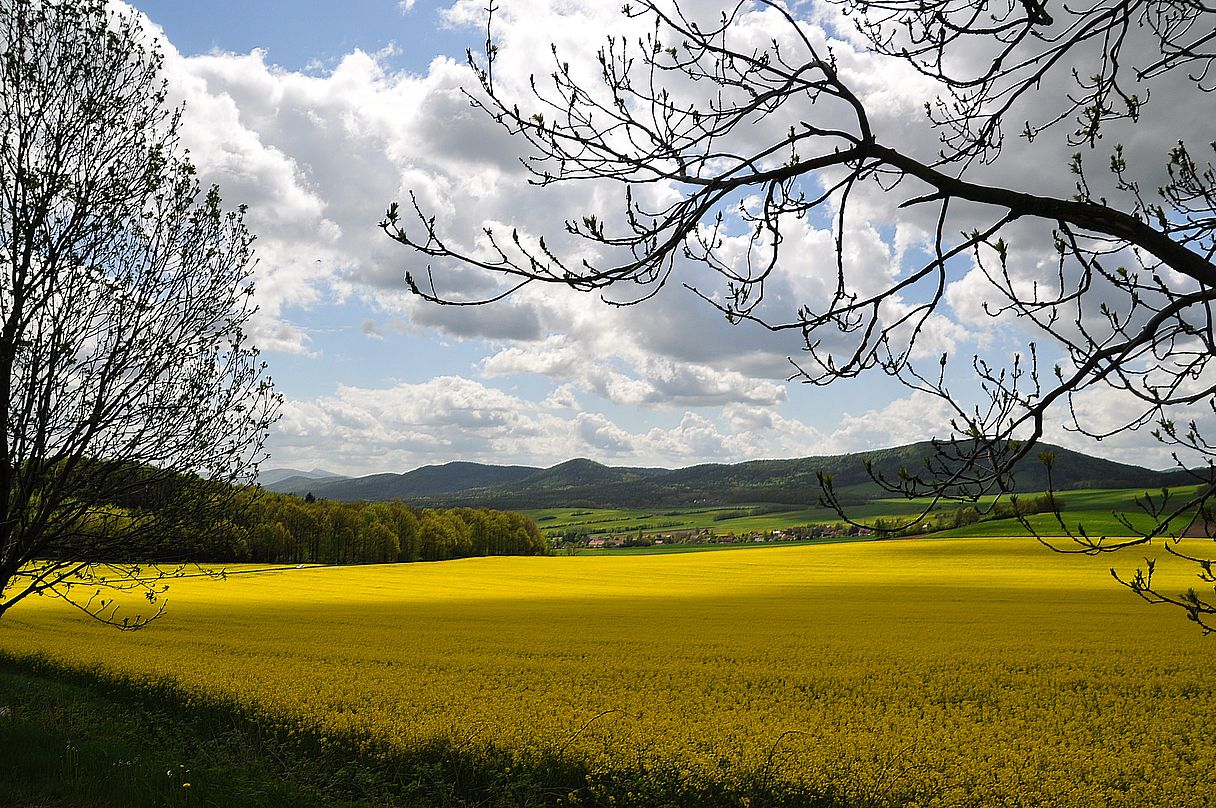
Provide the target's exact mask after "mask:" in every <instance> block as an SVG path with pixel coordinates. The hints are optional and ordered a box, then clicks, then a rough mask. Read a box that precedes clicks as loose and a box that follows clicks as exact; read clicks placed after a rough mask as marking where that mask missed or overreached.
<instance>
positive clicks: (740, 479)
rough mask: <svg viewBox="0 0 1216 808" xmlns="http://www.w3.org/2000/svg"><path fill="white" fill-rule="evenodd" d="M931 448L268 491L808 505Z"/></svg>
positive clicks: (1057, 480) (497, 469)
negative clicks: (823, 479)
mask: <svg viewBox="0 0 1216 808" xmlns="http://www.w3.org/2000/svg"><path fill="white" fill-rule="evenodd" d="M1039 451H1044V452H1053V453H1054V454H1055V462H1054V464H1053V466H1052V479H1053V483H1054V486H1055V488H1056V489H1057V490H1069V489H1077V488H1146V489H1148V488H1159V487H1161V486H1164V485H1181V484H1186V483H1187V482H1188V481H1189V480H1188V478H1187V477H1186V476H1185V475H1184V474H1183V473H1181V472H1158V471H1152V470H1150V469H1146V468H1141V467H1139V466H1131V465H1127V464H1124V463H1115V462H1113V461H1110V460H1103V459H1101V458H1097V457H1091V456H1089V455H1085V454H1081V453H1080V452H1074V451H1070V450H1068V449H1063V448H1060V447H1056V446H1050V445H1042V446H1041V448H1040V449H1039ZM931 452H932V449H931V447H930V445H929V444H928V443H916V444H911V445H908V446H900V447H897V448H893V449H883V450H879V451H873V452H862V453H858V454H850V455H834V456H825V457H804V458H798V459H793V460H753V461H749V462H746V463H736V464H733V465H725V464H705V465H698V466H690V467H688V468H681V469H660V468H626V467H616V466H605V465H603V464H600V463H596V462H594V461H592V460H586V459H576V460H568V461H566V462H565V463H560V464H558V465H556V466H553V467H552V468H547V469H541V468H533V467H528V466H494V465H485V464H480V463H466V462H454V463H447V464H444V465H441V466H424V467H423V468H419V469H415V470H414V471H410V472H407V473H405V474H373V475H371V476H368V477H357V478H350V477H328V478H322V479H317V478H313V477H302V476H297V477H289V478H287V479H283V480H279V481H277V482H274V483H271V484H269V485H267V486H266V488H268V489H270V490H272V491H279V492H288V493H294V494H297V495H300V496H303V495H305V494H309V493H311V494H313V495H314V496H317V497H324V498H327V499H337V500H347V501H357V500H365V501H370V502H377V501H380V502H384V501H391V500H398V499H399V500H403V501H405V502H409V503H412V504H418V505H449V506H450V505H486V506H491V507H498V508H541V507H554V506H558V505H577V506H586V507H613V506H621V507H652V506H658V505H691V504H698V503H705V504H717V503H735V502H780V503H790V504H805V503H814V502H816V501H817V500H818V497H819V483H818V478H817V472H819V471H823V472H826V473H827V474H830V475H831V476H832V478H833V481H834V483H835V487H836V490H837V492H838V493H841V494H843V495H844V496H845V497H847V498H848V499H851V500H856V501H863V500H866V499H870V498H873V497H875V496H879V495H881V491H880V489H879V488H878V486H876V485H875V484H874V483H873V481H871V479H870V477H869V476H868V475H867V473H866V467H865V464H866V462H867V461H868V462H869V463H870V464H871V467H872V468H873V470H874V471H875V472H876V473H881V474H884V475H886V476H887V477H888V478H895V477H897V476H898V474H899V469H900V468H901V467H904V468H907V469H908V470H909V471H911V472H913V473H915V472H916V471H917V470H919V469H923V464H924V458H925V457H926V456H928V455H930V454H931ZM1038 453H1039V452H1038V451H1036V452H1032V453H1031V456H1030V457H1028V458H1027V459H1026V460H1024V461H1023V462H1022V463H1021V464H1020V465H1019V467H1018V468H1017V469H1016V473H1015V477H1016V483H1017V488H1018V490H1020V491H1041V490H1043V489H1044V488H1046V485H1047V470H1046V468H1045V467H1044V465H1043V464H1042V463H1041V462H1040V461H1039V460H1038V457H1037V455H1038Z"/></svg>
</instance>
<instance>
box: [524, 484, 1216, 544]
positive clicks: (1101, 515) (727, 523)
mask: <svg viewBox="0 0 1216 808" xmlns="http://www.w3.org/2000/svg"><path fill="white" fill-rule="evenodd" d="M1191 490H1193V489H1190V488H1183V489H1178V490H1177V491H1176V492H1175V493H1174V496H1177V497H1182V496H1184V495H1186V494H1187V493H1189V492H1190V491H1191ZM1143 493H1144V492H1143V491H1141V490H1139V489H1093V490H1078V491H1064V492H1060V493H1057V494H1056V496H1057V497H1058V498H1059V500H1060V501H1061V502H1062V503H1063V505H1064V509H1063V516H1064V521H1065V524H1066V525H1067V526H1068V527H1069V529H1073V530H1075V528H1076V525H1077V523H1078V522H1083V523H1084V524H1085V526H1086V530H1088V531H1090V532H1091V533H1092V534H1093V535H1101V534H1106V535H1122V534H1123V533H1126V532H1127V529H1126V527H1124V526H1123V525H1122V524H1120V523H1119V521H1118V520H1117V519H1116V518H1115V517H1114V516H1113V514H1114V513H1126V514H1128V515H1129V517H1131V519H1132V523H1133V524H1134V525H1136V526H1138V527H1139V526H1141V525H1143V526H1145V527H1147V526H1148V524H1149V521H1148V520H1147V518H1146V517H1145V516H1144V514H1143V512H1142V511H1141V510H1140V509H1139V508H1138V507H1137V505H1136V502H1135V498H1136V497H1137V496H1141V495H1143ZM1151 493H1152V494H1153V495H1154V496H1159V495H1160V492H1156V491H1154V492H1151ZM1023 496H1024V497H1026V498H1033V497H1035V496H1036V494H1033V493H1031V494H1025V495H1023ZM990 501H991V498H986V499H985V500H983V501H981V505H982V504H985V503H987V502H990ZM928 504H929V501H928V500H921V499H913V500H907V499H875V500H871V501H869V502H866V503H864V504H859V505H856V506H853V507H850V508H849V509H848V514H849V516H850V518H852V519H855V520H857V521H859V522H863V523H873V521H874V520H875V519H880V518H882V519H892V518H911V517H912V516H913V515H915V514H917V513H919V511H920V510H921V509H922V508H924V507H925V506H926V505H928ZM941 507H942V508H943V509H944V510H947V511H949V510H953V509H954V508H955V507H961V505H959V504H957V503H944V504H943V505H942V506H941ZM526 513H527V515H528V516H530V517H531V518H532V519H533V521H535V522H536V524H537V526H538V527H539V528H540V529H541V531H542V532H543V533H546V534H549V535H560V534H562V533H563V532H565V531H569V530H573V531H576V532H579V533H586V534H589V535H598V534H604V533H614V534H625V533H637V532H639V531H641V532H643V533H662V532H664V531H683V530H700V529H706V528H708V529H710V530H713V531H714V532H715V533H719V534H724V533H735V534H736V535H745V534H749V533H753V532H754V533H768V532H770V531H773V530H784V529H787V528H792V527H798V526H802V525H811V524H830V523H838V522H840V517H839V516H838V515H837V514H836V513H835V512H834V511H832V510H829V509H827V508H819V507H811V508H794V507H790V506H780V505H773V504H771V503H753V504H742V505H716V506H705V507H695V508H656V509H648V510H647V509H639V508H544V509H536V510H530V511H526ZM1031 522H1032V524H1033V525H1034V526H1035V528H1036V529H1037V530H1040V531H1042V532H1043V534H1044V535H1048V536H1051V535H1060V534H1061V533H1062V531H1061V529H1060V527H1059V525H1058V524H1057V523H1056V521H1055V518H1054V517H1053V516H1051V515H1037V516H1035V517H1033V518H1032V519H1031ZM1024 532H1025V530H1024V528H1023V527H1022V526H1021V525H1020V524H1018V522H1017V520H1014V519H1001V520H995V521H992V522H985V523H982V524H979V525H970V526H968V527H966V528H962V529H958V530H954V531H952V532H950V533H946V534H944V535H948V536H958V537H975V536H1010V535H1020V534H1022V533H1024ZM643 549H645V548H631V549H630V550H626V552H630V551H632V552H638V551H640V550H643ZM618 552H619V551H618Z"/></svg>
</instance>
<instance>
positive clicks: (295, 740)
mask: <svg viewBox="0 0 1216 808" xmlns="http://www.w3.org/2000/svg"><path fill="white" fill-rule="evenodd" d="M730 779H731V782H718V781H704V780H700V781H693V780H689V779H687V778H686V777H681V774H680V772H678V771H676V770H674V769H665V768H649V769H637V770H612V771H600V772H592V771H589V770H588V769H587V768H586V767H584V766H582V765H581V764H579V763H578V762H577V761H573V760H569V759H565V758H562V757H561V756H560V755H543V756H539V757H536V758H532V759H525V760H520V759H519V758H518V757H517V756H513V755H511V754H510V753H509V752H507V751H505V750H502V749H496V748H494V747H489V746H487V747H483V748H470V747H469V746H468V745H467V744H466V745H456V744H447V743H443V742H432V743H430V744H428V745H426V746H425V747H424V748H419V749H414V750H410V751H408V752H406V751H402V750H386V749H384V748H378V747H377V746H376V744H375V743H374V742H373V741H370V740H369V739H366V738H337V739H335V738H333V737H332V736H330V737H327V738H321V737H320V736H319V735H310V734H307V733H300V732H298V731H297V732H293V733H286V732H282V731H280V730H278V729H276V728H275V727H274V726H273V724H272V723H267V722H260V721H258V720H257V719H256V718H254V717H251V716H249V715H247V714H245V713H243V712H242V711H241V710H239V709H237V708H234V707H232V706H230V705H225V704H220V703H211V704H207V703H202V702H200V701H199V700H198V699H197V698H190V699H188V700H187V699H183V698H181V696H180V694H177V693H175V692H174V691H173V690H172V689H171V688H167V687H166V686H164V685H142V684H140V683H138V682H132V681H129V680H117V679H114V678H111V677H107V676H106V675H105V674H104V673H103V672H101V671H97V670H92V671H82V670H77V669H67V668H63V667H59V666H57V665H55V664H53V663H50V662H48V661H46V660H45V659H41V658H14V657H9V656H5V655H3V654H0V806H18V805H20V806H31V807H32V808H39V807H41V808H50V807H51V806H55V807H56V808H58V807H59V806H63V807H64V808H68V807H75V806H82V807H83V806H89V807H90V808H91V807H92V806H98V807H99V808H100V807H101V806H115V807H118V806H122V807H123V808H126V807H127V806H174V807H176V806H183V807H184V806H238V807H239V806H251V807H252V806H259V807H265V808H274V806H284V808H286V807H287V806H293V807H297V806H298V807H299V808H309V807H310V806H318V808H319V806H334V805H344V806H351V807H352V808H359V807H360V806H368V807H370V806H385V807H386V808H392V807H394V806H397V807H399V808H413V807H414V806H419V807H420V806H486V807H487V808H492V807H498V808H523V806H537V807H538V808H539V807H541V806H572V807H573V806H654V807H655V808H663V807H664V806H672V807H673V808H674V806H713V807H714V808H717V807H718V806H722V808H726V807H727V806H730V807H731V808H739V807H741V806H751V808H760V806H773V807H774V808H776V807H778V806H779V807H780V808H847V806H848V803H847V801H843V800H840V799H837V798H836V797H835V796H834V795H832V794H823V793H818V792H811V791H808V790H806V789H803V788H791V787H788V786H783V785H781V784H778V783H774V782H772V780H771V779H770V778H769V777H768V772H766V771H759V772H755V773H754V774H753V775H751V776H748V777H744V778H741V779H739V778H737V777H735V778H730ZM868 804H869V803H868Z"/></svg>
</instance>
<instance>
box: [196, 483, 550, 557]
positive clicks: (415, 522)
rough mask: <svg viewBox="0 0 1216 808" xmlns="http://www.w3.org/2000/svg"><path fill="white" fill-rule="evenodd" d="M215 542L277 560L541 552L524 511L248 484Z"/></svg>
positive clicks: (221, 548) (223, 549) (234, 553)
mask: <svg viewBox="0 0 1216 808" xmlns="http://www.w3.org/2000/svg"><path fill="white" fill-rule="evenodd" d="M247 497H248V499H247V502H246V503H245V507H244V508H242V509H240V510H239V511H238V512H237V514H236V515H235V516H234V517H233V518H232V519H229V520H227V521H226V522H225V523H223V524H221V525H219V526H218V528H217V529H218V531H219V535H217V536H215V537H214V538H216V539H219V541H218V542H210V544H211V546H212V547H214V548H216V551H218V552H219V553H222V554H224V555H226V556H227V557H225V558H222V559H221V558H216V559H213V560H224V561H253V562H259V563H274V564H305V563H312V564H358V563H388V562H397V561H402V562H409V561H443V560H446V559H452V558H468V557H472V556H488V555H543V554H544V553H545V552H547V550H548V545H547V543H546V541H545V538H544V536H542V535H541V533H540V531H539V530H538V529H537V527H536V524H535V523H534V522H533V521H532V520H531V519H530V518H528V517H527V516H524V515H523V514H521V513H516V512H513V511H496V510H490V509H489V508H450V509H438V508H425V509H421V510H419V509H417V508H414V507H411V506H409V505H407V504H405V503H403V502H400V501H397V502H336V501H332V500H324V499H314V498H313V497H312V496H311V495H309V496H308V497H304V498H300V497H296V496H292V495H289V494H276V493H271V492H268V491H258V492H256V493H254V492H253V491H250V492H249V493H248V494H247Z"/></svg>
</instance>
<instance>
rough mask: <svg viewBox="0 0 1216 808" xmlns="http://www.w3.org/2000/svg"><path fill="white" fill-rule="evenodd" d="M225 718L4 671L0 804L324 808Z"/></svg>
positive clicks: (9, 667) (32, 672)
mask: <svg viewBox="0 0 1216 808" xmlns="http://www.w3.org/2000/svg"><path fill="white" fill-rule="evenodd" d="M107 691H109V692H107ZM227 719H228V720H222V718H221V716H219V715H211V716H210V717H209V718H204V717H202V716H200V715H197V714H193V715H191V714H189V712H188V711H185V712H183V711H181V710H179V709H177V708H176V707H175V706H174V705H173V704H172V703H165V702H163V701H161V700H159V699H153V700H149V699H146V698H134V697H132V696H131V694H130V693H126V694H120V693H118V692H116V691H113V690H112V689H109V688H102V687H99V686H98V685H97V684H94V685H92V686H89V685H86V684H83V683H82V682H81V681H70V680H64V679H58V678H56V677H54V676H52V675H50V674H48V673H47V672H46V671H45V670H43V671H42V672H37V671H36V669H31V668H30V667H28V666H26V667H25V668H22V667H21V666H17V665H13V664H11V663H9V664H4V665H3V668H0V805H11V806H17V805H30V806H37V805H55V806H115V807H116V808H119V807H122V808H125V807H126V806H196V805H197V806H202V805H230V806H271V807H272V806H283V808H289V806H302V807H303V808H307V806H323V805H329V804H332V800H331V799H329V798H327V797H326V795H324V794H321V793H317V792H316V790H314V789H309V788H307V787H305V786H302V785H293V783H292V782H291V780H292V775H291V772H288V771H286V770H285V769H284V767H283V766H282V765H281V764H280V763H279V761H278V760H276V759H275V758H274V757H273V756H272V755H271V754H270V753H269V752H268V751H267V750H266V748H265V747H263V746H261V745H260V744H259V743H256V742H255V741H254V735H255V734H257V733H256V732H255V731H251V729H250V728H248V727H245V728H242V724H241V722H239V721H237V720H234V719H233V718H232V717H231V716H229V717H227Z"/></svg>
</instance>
